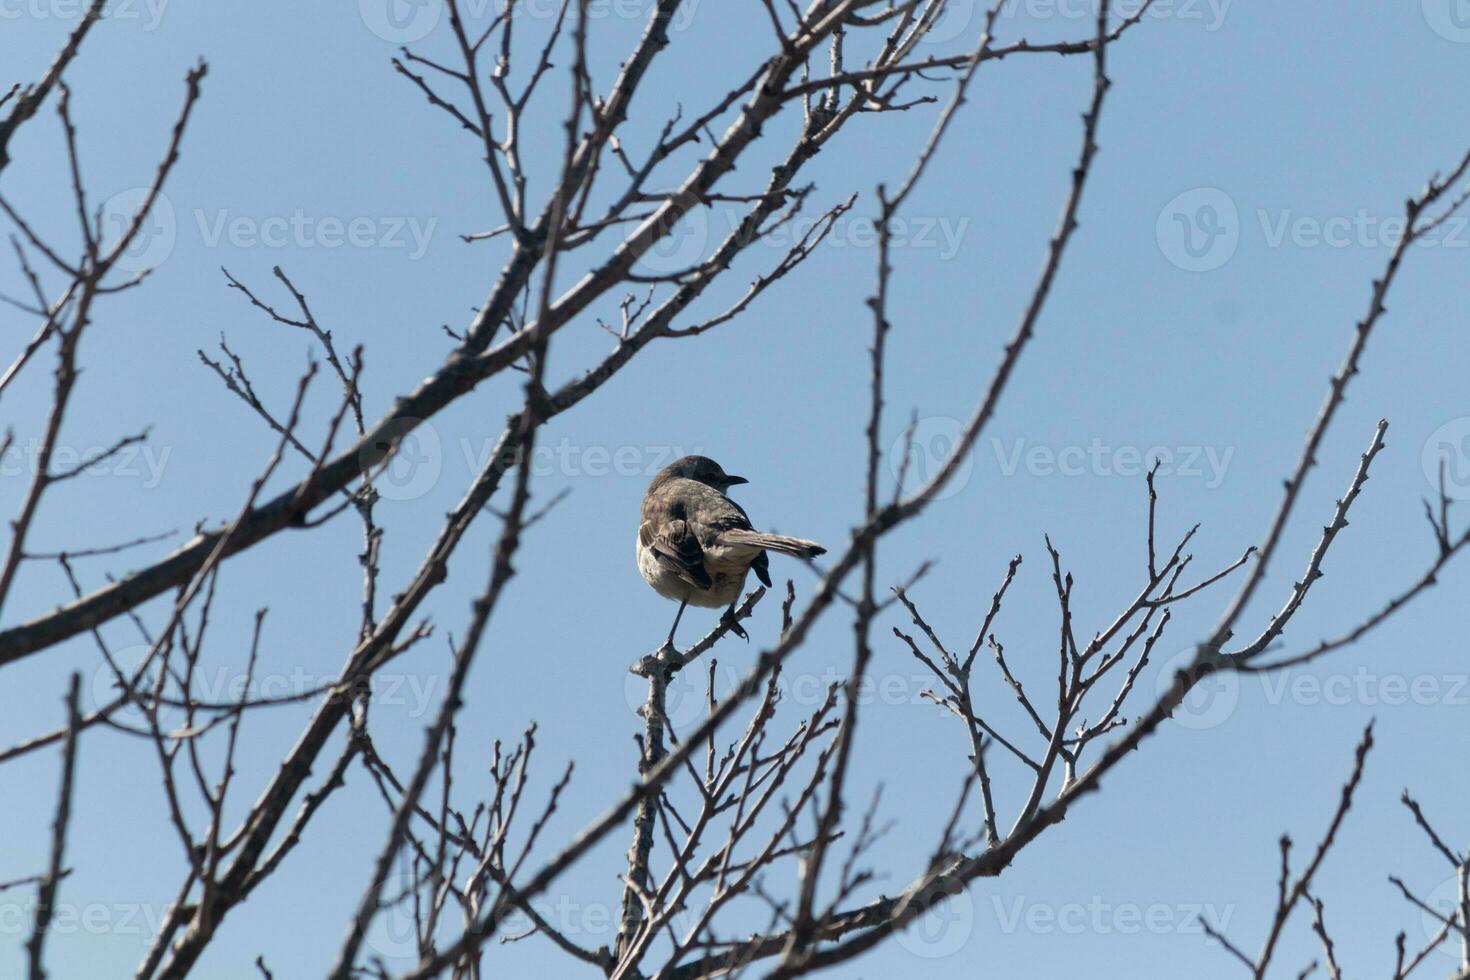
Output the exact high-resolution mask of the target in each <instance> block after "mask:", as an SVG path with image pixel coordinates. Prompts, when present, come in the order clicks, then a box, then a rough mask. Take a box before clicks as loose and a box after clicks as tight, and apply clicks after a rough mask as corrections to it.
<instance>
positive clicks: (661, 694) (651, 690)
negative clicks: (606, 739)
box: [613, 657, 673, 960]
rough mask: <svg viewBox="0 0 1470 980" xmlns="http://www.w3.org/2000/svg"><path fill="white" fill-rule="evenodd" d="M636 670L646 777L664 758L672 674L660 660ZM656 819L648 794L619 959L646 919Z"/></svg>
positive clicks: (636, 833) (631, 861) (636, 823)
mask: <svg viewBox="0 0 1470 980" xmlns="http://www.w3.org/2000/svg"><path fill="white" fill-rule="evenodd" d="M637 669H638V671H639V672H640V673H642V674H643V676H644V677H646V678H647V679H648V700H647V701H646V702H644V705H643V707H642V708H641V709H640V713H641V714H642V715H643V737H642V738H641V739H640V740H639V742H640V746H639V748H640V753H639V760H638V775H639V778H643V777H645V776H647V775H648V774H649V773H650V772H652V771H653V770H654V768H655V767H657V766H658V764H659V763H660V762H662V761H663V758H664V718H665V713H664V712H665V698H666V695H667V692H668V682H669V678H670V677H672V676H673V673H672V672H671V671H670V670H669V669H668V668H667V667H666V666H665V665H664V663H663V661H661V660H660V659H659V658H657V657H647V658H645V659H644V661H642V662H641V663H640V664H639V665H638V668H637ZM657 818H658V796H657V794H649V795H647V796H645V797H643V798H642V799H641V800H639V801H638V809H637V811H636V812H635V814H634V816H633V844H632V846H631V847H629V848H628V873H627V877H626V879H625V881H624V884H623V911H622V918H621V920H620V921H619V924H618V937H617V943H616V945H615V946H614V947H613V949H614V955H615V956H616V957H617V959H618V960H621V959H622V958H623V955H624V954H625V953H627V951H628V949H629V947H630V946H631V945H632V942H633V938H634V936H635V935H636V934H637V932H638V925H639V923H640V922H641V921H642V920H643V902H644V897H643V896H644V895H646V894H647V893H648V883H649V871H648V859H649V857H650V855H651V854H652V853H653V831H654V823H655V821H656V820H657Z"/></svg>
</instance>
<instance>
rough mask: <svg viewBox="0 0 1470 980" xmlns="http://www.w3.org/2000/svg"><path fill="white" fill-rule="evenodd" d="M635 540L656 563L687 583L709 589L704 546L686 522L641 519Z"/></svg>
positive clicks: (709, 583)
mask: <svg viewBox="0 0 1470 980" xmlns="http://www.w3.org/2000/svg"><path fill="white" fill-rule="evenodd" d="M638 540H639V541H641V542H642V543H643V546H644V547H645V548H648V549H649V551H650V552H652V554H653V557H654V558H655V559H656V560H657V561H658V563H659V565H661V566H663V567H664V568H667V569H668V570H669V571H671V572H673V573H674V574H675V575H678V576H679V578H681V579H683V580H684V581H686V582H688V583H689V584H690V585H693V586H695V587H696V588H700V589H708V588H709V587H710V586H711V585H712V584H713V582H712V581H711V580H710V577H709V572H708V571H706V570H705V567H704V549H703V548H701V547H700V545H699V538H698V537H697V536H696V535H695V534H694V532H693V531H692V530H691V529H690V527H689V524H688V523H687V522H685V521H682V520H679V519H676V518H673V519H669V520H664V521H644V522H643V524H642V525H640V526H639V528H638Z"/></svg>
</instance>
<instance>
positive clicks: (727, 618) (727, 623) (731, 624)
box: [720, 609, 750, 643]
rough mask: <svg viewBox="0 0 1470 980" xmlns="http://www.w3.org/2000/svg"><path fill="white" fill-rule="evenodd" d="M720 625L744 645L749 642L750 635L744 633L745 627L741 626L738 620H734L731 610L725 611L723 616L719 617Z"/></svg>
mask: <svg viewBox="0 0 1470 980" xmlns="http://www.w3.org/2000/svg"><path fill="white" fill-rule="evenodd" d="M720 625H721V626H723V627H725V629H727V630H729V631H730V632H731V633H734V634H735V635H736V636H738V637H740V638H741V639H742V640H744V641H745V642H746V643H749V642H750V634H749V633H747V632H745V627H744V626H741V625H740V620H738V619H736V618H735V612H734V611H733V610H730V609H726V610H725V614H724V615H723V616H721V617H720Z"/></svg>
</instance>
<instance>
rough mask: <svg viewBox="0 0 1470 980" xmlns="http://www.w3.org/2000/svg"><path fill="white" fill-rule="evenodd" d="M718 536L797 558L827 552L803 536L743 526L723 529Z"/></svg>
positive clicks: (732, 541)
mask: <svg viewBox="0 0 1470 980" xmlns="http://www.w3.org/2000/svg"><path fill="white" fill-rule="evenodd" d="M720 537H721V538H723V539H724V540H726V541H729V542H730V543H732V544H748V545H754V546H755V547H757V548H765V549H766V550H768V551H779V552H781V554H783V555H795V556H796V557H797V558H815V557H817V556H818V555H821V554H826V552H827V549H826V548H823V547H822V546H821V545H819V544H817V543H816V542H815V541H807V540H806V539H805V538H791V537H787V536H786V535H784V534H765V533H763V532H761V531H748V530H745V529H744V528H737V529H734V530H729V531H725V532H724V533H723V534H721V535H720Z"/></svg>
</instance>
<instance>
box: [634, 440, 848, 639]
mask: <svg viewBox="0 0 1470 980" xmlns="http://www.w3.org/2000/svg"><path fill="white" fill-rule="evenodd" d="M749 482H750V481H749V480H747V479H745V477H743V476H730V475H728V474H726V473H725V471H724V470H723V469H721V468H720V464H719V463H716V462H715V461H714V460H712V459H710V458H709V457H707V456H685V457H683V458H681V459H676V460H674V462H672V463H670V464H669V465H668V466H666V467H664V468H663V469H662V470H660V471H659V473H658V475H657V476H655V477H654V478H653V482H652V483H650V484H649V485H648V492H647V493H646V494H644V495H643V523H642V524H641V525H639V527H638V571H639V572H640V573H641V574H642V575H643V579H644V581H646V582H647V583H648V584H649V585H651V586H653V589H654V591H655V592H657V593H658V594H659V595H661V596H664V597H665V598H667V599H676V600H678V602H679V612H678V613H677V614H676V615H675V616H674V625H673V626H672V627H670V628H669V639H668V642H669V645H671V646H672V645H673V642H674V630H676V629H678V628H679V618H680V617H681V616H683V615H684V607H685V606H687V605H691V604H693V605H696V606H704V607H706V608H709V609H718V608H719V607H720V606H725V607H726V611H725V622H726V623H727V624H728V625H729V627H730V629H731V630H732V631H733V632H735V633H736V634H737V635H739V636H741V637H745V630H743V629H741V628H740V624H739V623H737V622H736V621H735V616H734V612H735V600H737V599H738V598H740V590H741V588H742V587H743V586H744V584H745V573H746V572H748V571H750V570H751V569H752V568H753V569H755V574H756V578H759V579H760V580H761V582H763V583H764V584H766V585H770V584H771V573H770V571H769V570H768V568H769V564H770V562H769V560H768V559H767V557H766V552H767V551H768V550H769V551H779V552H781V553H782V554H784V555H795V556H796V557H798V558H815V557H816V556H817V555H820V554H822V553H823V552H825V551H826V550H827V549H826V548H823V547H822V546H821V545H819V544H817V543H816V542H815V541H805V540H803V539H801V538H789V537H786V536H785V535H782V534H764V533H762V532H760V531H757V530H755V529H754V528H752V527H751V526H750V518H749V517H747V516H746V515H745V511H744V510H742V509H741V508H740V505H739V504H737V503H735V501H733V500H731V499H730V498H729V497H727V496H725V491H726V490H728V489H730V488H731V487H733V486H736V485H737V484H740V483H749Z"/></svg>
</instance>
